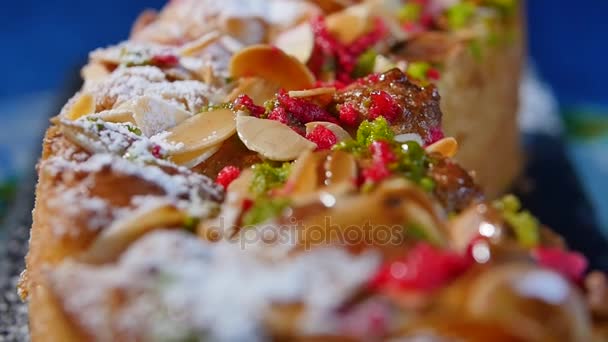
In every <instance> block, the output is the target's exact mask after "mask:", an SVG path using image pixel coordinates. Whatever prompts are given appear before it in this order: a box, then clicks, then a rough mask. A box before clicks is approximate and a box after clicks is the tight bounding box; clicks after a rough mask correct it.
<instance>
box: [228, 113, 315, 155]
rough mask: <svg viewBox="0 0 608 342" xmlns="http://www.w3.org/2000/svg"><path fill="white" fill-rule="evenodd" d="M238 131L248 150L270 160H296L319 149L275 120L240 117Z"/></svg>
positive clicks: (238, 117)
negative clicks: (303, 154) (305, 153)
mask: <svg viewBox="0 0 608 342" xmlns="http://www.w3.org/2000/svg"><path fill="white" fill-rule="evenodd" d="M236 130H237V132H238V134H239V138H240V139H241V141H242V142H243V144H245V146H247V148H248V149H250V150H252V151H255V152H258V153H259V154H261V155H262V156H263V157H265V158H268V159H270V160H280V161H284V160H294V159H296V158H298V157H299V156H300V155H301V154H302V153H304V152H306V151H308V150H314V149H315V148H316V147H317V145H316V144H315V143H313V142H311V141H309V140H306V139H305V138H304V137H302V136H301V135H299V134H298V133H296V132H294V131H293V130H292V129H291V128H289V127H288V126H287V125H284V124H282V123H280V122H278V121H274V120H267V119H258V118H254V117H252V116H244V115H242V116H241V115H239V116H237V118H236Z"/></svg>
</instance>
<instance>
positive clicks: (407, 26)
mask: <svg viewBox="0 0 608 342" xmlns="http://www.w3.org/2000/svg"><path fill="white" fill-rule="evenodd" d="M401 28H402V29H403V31H405V32H410V33H412V32H415V31H416V29H417V28H418V25H416V23H414V22H411V21H406V22H405V23H403V25H401Z"/></svg>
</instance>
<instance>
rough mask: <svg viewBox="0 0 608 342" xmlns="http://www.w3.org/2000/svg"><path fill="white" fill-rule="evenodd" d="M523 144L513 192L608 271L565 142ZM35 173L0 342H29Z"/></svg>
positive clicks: (14, 235) (18, 227)
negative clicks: (25, 287)
mask: <svg viewBox="0 0 608 342" xmlns="http://www.w3.org/2000/svg"><path fill="white" fill-rule="evenodd" d="M73 84H78V82H74V83H73ZM74 89H76V88H75V87H73V86H71V87H69V88H68V89H67V92H66V94H65V95H66V96H60V97H58V103H61V104H63V103H64V102H65V100H66V99H67V94H70V95H71V94H73V92H74V91H75V90H74ZM58 108H59V106H58ZM525 143H526V144H525V145H526V151H527V155H528V164H527V168H526V170H525V172H524V175H523V176H522V177H521V180H520V181H519V182H518V183H517V184H518V185H516V186H515V188H514V192H515V193H516V194H517V195H518V196H520V198H521V199H522V202H523V204H524V206H525V207H527V208H529V209H530V211H532V212H533V213H534V214H535V215H536V216H537V217H538V218H539V219H540V220H541V221H542V222H543V223H545V224H547V225H548V226H550V227H552V228H553V229H554V230H555V231H556V232H558V233H559V234H561V235H562V236H564V237H565V239H566V241H567V242H568V244H569V245H570V247H572V248H573V249H575V250H578V251H581V252H582V253H584V254H585V255H586V256H587V258H588V259H589V262H590V265H591V267H592V268H594V269H602V270H605V271H608V241H607V240H606V238H605V237H604V236H603V235H602V234H601V232H600V230H599V227H598V225H597V222H596V220H595V215H594V213H593V210H592V207H591V205H590V202H589V200H588V199H587V198H586V195H585V193H584V192H583V190H582V188H581V185H580V182H579V180H578V179H577V178H576V174H575V172H574V169H573V168H572V165H571V164H570V162H569V161H568V159H567V156H566V153H565V146H564V144H563V142H562V141H560V140H559V139H557V138H555V137H549V136H545V135H526V137H525ZM37 154H38V152H37V151H36V155H37ZM31 170H32V171H31V173H30V174H29V175H27V176H25V177H23V181H22V184H21V186H20V187H19V191H18V195H17V199H16V201H15V203H14V205H13V206H12V208H11V209H10V212H9V215H8V216H7V217H6V219H5V222H4V224H3V225H0V294H1V298H0V341H27V340H28V332H27V307H26V305H25V304H24V303H22V302H21V300H20V299H19V297H18V296H17V290H16V285H17V281H18V278H19V274H20V273H21V271H22V270H23V268H24V259H23V258H24V255H25V253H26V252H27V242H28V239H29V227H30V226H31V221H32V217H31V211H32V207H33V203H34V186H35V184H36V175H35V173H34V167H33V165H32V168H31Z"/></svg>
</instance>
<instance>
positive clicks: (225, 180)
mask: <svg viewBox="0 0 608 342" xmlns="http://www.w3.org/2000/svg"><path fill="white" fill-rule="evenodd" d="M240 174H241V170H240V169H239V168H238V167H236V166H233V165H228V166H225V167H224V168H223V169H222V170H221V171H220V172H219V173H218V174H217V179H216V180H215V182H216V183H217V184H219V185H221V186H223V187H224V189H226V188H228V185H230V183H232V181H233V180H235V179H237V178H238V177H239V175H240Z"/></svg>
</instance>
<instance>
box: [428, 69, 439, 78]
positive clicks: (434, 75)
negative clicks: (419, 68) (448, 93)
mask: <svg viewBox="0 0 608 342" xmlns="http://www.w3.org/2000/svg"><path fill="white" fill-rule="evenodd" d="M426 77H427V78H428V79H430V80H433V81H439V79H440V78H441V74H440V73H439V70H437V69H435V68H430V69H429V70H428V71H427V72H426Z"/></svg>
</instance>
